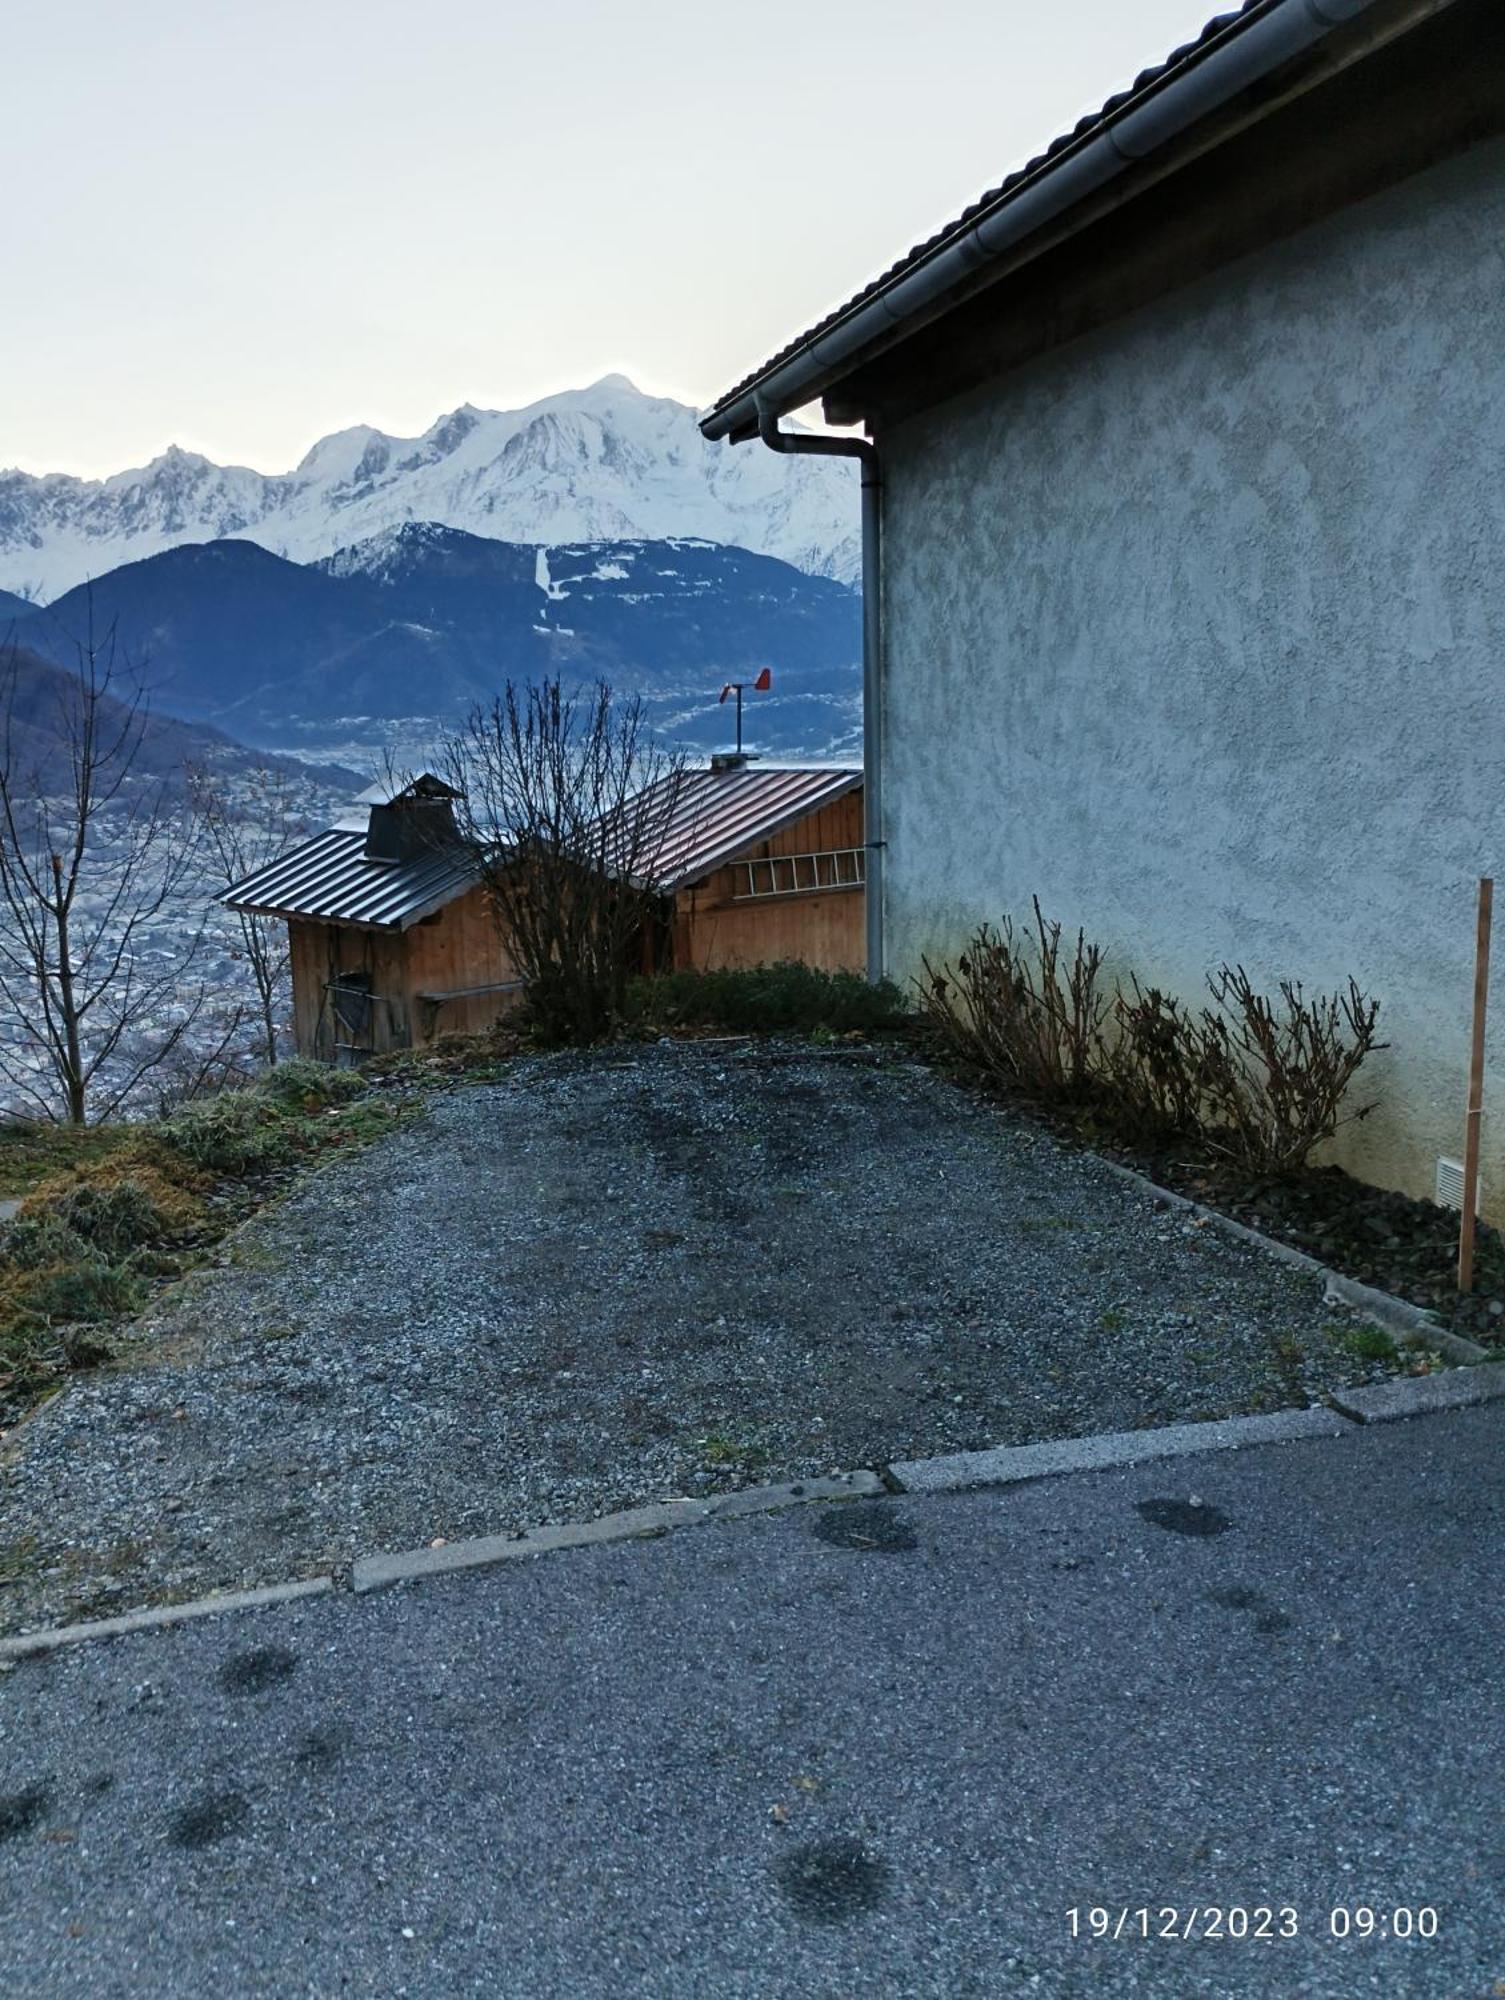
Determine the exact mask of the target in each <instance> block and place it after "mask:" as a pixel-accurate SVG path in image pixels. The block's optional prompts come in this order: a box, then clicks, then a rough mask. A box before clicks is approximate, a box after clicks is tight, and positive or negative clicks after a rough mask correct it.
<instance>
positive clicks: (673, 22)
mask: <svg viewBox="0 0 1505 2000" xmlns="http://www.w3.org/2000/svg"><path fill="white" fill-rule="evenodd" d="M1213 11H1215V9H1214V8H1213V7H1212V5H1211V4H1210V0H1050V4H1048V5H1047V4H1043V0H924V4H920V0H906V4H895V0H760V4H758V5H757V6H750V5H747V4H745V3H744V0H695V4H691V0H643V4H640V5H636V6H633V5H627V4H624V0H534V4H531V5H528V6H520V5H518V4H516V0H428V3H427V4H423V5H415V4H413V0H291V4H290V0H254V4H251V5H247V4H246V0H133V4H132V5H131V6H129V7H124V6H121V5H120V4H119V0H103V4H99V3H98V0H95V3H94V4H79V0H6V4H5V16H6V27H5V37H4V39H5V52H4V68H5V106H6V108H5V115H4V118H3V120H0V185H3V186H4V187H5V189H6V191H7V192H6V198H5V201H4V203H3V205H0V273H3V274H4V280H5V294H6V298H5V310H4V312H3V313H0V466H6V465H16V466H20V467H22V468H23V469H24V470H27V471H32V472H42V471H62V472H73V473H79V474H83V475H87V476H98V475H100V474H103V473H107V472H112V471H117V470H120V469H122V468H124V467H127V466H135V465H140V464H143V463H144V462H146V461H147V460H148V459H150V458H151V457H152V456H154V455H155V454H156V453H157V452H159V451H161V450H162V449H164V448H165V447H166V445H168V444H169V443H178V444H180V445H183V446H185V447H187V448H189V449H193V450H199V451H203V452H205V453H207V454H208V455H209V456H210V457H213V458H215V459H219V460H226V461H230V462H234V463H239V464H246V465H253V466H256V467H257V468H258V469H260V470H262V471H268V472H275V471H283V470H286V469H287V468H288V467H289V466H291V465H294V464H296V462H297V461H298V460H299V459H300V458H301V457H302V456H303V454H304V452H305V451H306V450H307V449H308V447H309V446H310V445H311V444H312V443H313V442H314V440H315V439H316V438H318V437H320V436H323V435H325V434H326V433H328V432H329V431H332V430H336V429H340V428H342V427H344V426H345V425H349V424H354V423H372V424H376V425H377V426H379V427H380V428H382V429H384V430H387V431H391V432H394V433H397V434H399V435H410V434H414V433H417V432H419V431H422V430H424V429H426V428H427V427H428V425H429V424H430V423H431V422H432V421H433V420H434V418H435V417H436V416H438V415H439V414H440V413H441V412H443V411H447V410H450V409H453V408H455V407H456V406H457V405H458V404H461V403H464V402H471V403H476V404H479V405H481V406H483V407H488V408H511V407H516V406H517V405H519V404H522V403H526V402H530V401H532V400H533V399H534V398H536V397H538V396H541V395H546V394H549V393H551V392H552V391H554V390H557V389H563V388H569V387H575V386H580V385H582V384H584V383H587V382H591V381H594V380H596V379H597V378H598V377H599V376H601V375H603V374H607V373H610V372H613V371H617V370H620V371H621V372H623V373H625V374H628V375H630V376H631V377H632V378H633V380H634V381H636V382H637V383H638V384H639V386H640V387H642V388H645V389H647V390H650V391H652V392H654V393H657V394H664V395H675V396H678V397H680V398H681V399H683V400H684V401H686V402H690V403H694V404H696V405H697V406H699V405H704V404H706V403H708V402H710V401H711V400H712V399H713V398H714V397H715V396H716V395H717V394H718V393H719V392H720V391H721V390H722V389H724V388H726V387H728V386H729V385H730V384H731V383H732V382H733V381H735V380H737V379H739V378H740V377H741V376H742V375H744V374H746V373H747V372H748V371H749V370H750V369H751V368H753V367H755V366H756V365H757V363H758V362H760V361H761V360H763V359H764V358H765V357H766V356H767V355H768V354H770V353H772V352H773V351H774V350H775V349H776V348H778V347H780V346H782V345H783V344H784V343H785V341H786V340H788V339H790V338H791V337H792V336H793V335H795V334H797V333H798V332H800V331H801V330H802V329H803V328H804V327H805V326H806V325H808V324H809V323H811V322H812V321H813V320H815V319H817V318H819V317H820V315H821V314H822V313H823V312H825V311H826V310H827V309H828V308H829V307H831V306H832V305H834V304H836V303H838V302H839V301H840V300H841V299H843V298H845V297H847V296H848V295H849V294H850V293H851V292H853V291H855V290H856V289H857V288H858V287H859V286H860V285H862V284H863V283H865V282H866V280H867V279H868V278H870V277H871V276H873V275H874V274H875V273H876V272H878V271H879V270H881V269H883V268H884V267H885V266H886V265H888V264H889V263H891V262H892V261H893V260H894V258H895V257H897V256H898V255H900V254H901V253H902V252H903V251H904V250H905V249H907V248H908V247H909V245H910V244H912V243H914V242H916V241H917V240H919V239H920V238H922V237H924V236H926V235H928V234H929V233H930V232H931V231H932V230H934V229H935V228H936V227H937V226H938V225H939V224H940V223H942V222H944V221H946V220H948V219H949V218H950V217H951V216H953V215H955V214H956V213H957V212H959V210H960V209H961V208H963V207H964V206H965V205H966V204H967V203H968V202H969V201H971V200H973V199H974V198H975V197H976V196H977V195H978V194H979V193H980V192H981V191H982V189H983V188H985V187H987V186H990V185H992V184H993V183H994V182H996V181H997V180H999V179H1000V178H1001V177H1002V176H1003V175H1004V174H1005V173H1006V172H1007V171H1008V170H1009V169H1010V168H1011V167H1013V166H1016V165H1018V164H1019V163H1020V162H1021V161H1023V160H1024V159H1027V158H1028V157H1029V156H1030V155H1031V154H1033V153H1035V152H1037V151H1038V150H1039V149H1040V147H1041V146H1042V145H1043V144H1044V143H1045V142H1046V141H1047V140H1048V139H1050V138H1052V137H1053V136H1054V135H1055V134H1056V133H1057V132H1060V131H1063V130H1065V129H1066V128H1067V127H1068V126H1069V125H1071V124H1072V123H1073V122H1074V120H1075V119H1076V118H1077V117H1078V116H1079V115H1080V114H1081V113H1082V112H1083V111H1085V110H1088V109H1091V108H1094V107H1096V106H1097V105H1098V104H1100V103H1101V102H1102V100H1103V99H1104V98H1105V97H1106V96H1108V95H1109V94H1110V92H1112V91H1113V90H1115V89H1118V88H1120V87H1121V86H1122V85H1123V84H1124V83H1126V82H1128V81H1129V80H1130V79H1131V78H1132V77H1133V75H1134V74H1135V73H1136V72H1137V71H1138V70H1140V69H1142V68H1144V67H1146V66H1147V65H1148V64H1150V63H1152V62H1156V61H1159V60H1160V58H1161V57H1163V56H1164V55H1165V54H1167V53H1168V52H1169V50H1170V49H1171V48H1172V47H1174V46H1175V45H1176V44H1177V43H1178V42H1181V41H1184V40H1186V39H1187V38H1188V37H1189V36H1190V35H1191V34H1193V33H1195V32H1196V31H1197V29H1198V28H1200V26H1201V25H1202V23H1203V21H1204V20H1206V19H1207V18H1208V15H1209V14H1210V13H1211V12H1213Z"/></svg>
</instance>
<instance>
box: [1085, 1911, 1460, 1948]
mask: <svg viewBox="0 0 1505 2000" xmlns="http://www.w3.org/2000/svg"><path fill="white" fill-rule="evenodd" d="M1066 1923H1067V1928H1068V1930H1069V1932H1070V1934H1071V1936H1072V1937H1074V1938H1084V1939H1087V1940H1088V1941H1089V1942H1097V1941H1102V1942H1111V1941H1112V1940H1114V1939H1133V1938H1138V1939H1143V1940H1146V1941H1148V1942H1154V1941H1155V1940H1156V1939H1164V1940H1165V1941H1166V1942H1186V1941H1190V1940H1191V1939H1193V1938H1206V1939H1218V1938H1226V1939H1230V1940H1232V1941H1235V1942H1238V1941H1240V1940H1243V1939H1246V1938H1247V1939H1253V1940H1255V1941H1260V1940H1265V1939H1268V1940H1271V1941H1278V1940H1279V1939H1281V1938H1294V1937H1311V1936H1313V1935H1316V1936H1320V1937H1330V1938H1357V1939H1359V1940H1361V1941H1364V1940H1373V1941H1375V1942H1379V1943H1383V1942H1386V1941H1388V1940H1389V1939H1391V1938H1397V1939H1407V1938H1434V1937H1436V1935H1437V1928H1438V1917H1437V1911H1436V1910H1435V1908H1434V1907H1433V1906H1432V1905H1431V1904H1430V1903H1420V1904H1417V1905H1415V1906H1414V1907H1413V1906H1408V1905H1405V1904H1392V1905H1390V1906H1388V1907H1385V1906H1380V1905H1371V1904H1368V1903H1339V1904H1334V1905H1333V1907H1332V1908H1331V1909H1328V1910H1324V1911H1321V1912H1319V1913H1318V1914H1317V1915H1316V1916H1315V1918H1314V1919H1308V1920H1305V1921H1304V1920H1303V1916H1302V1912H1301V1911H1300V1910H1297V1909H1295V1908H1293V1907H1292V1905H1290V1904H1289V1903H1282V1904H1275V1903H1251V1904H1247V1905H1244V1904H1239V1903H1232V1904H1223V1905H1221V1906H1220V1905H1216V1904H1195V1905H1188V1906H1187V1907H1186V1908H1184V1909H1183V1908H1179V1907H1175V1906H1172V1905H1170V1904H1164V1905H1162V1906H1161V1907H1160V1908H1158V1909H1157V1908H1155V1907H1154V1906H1152V1905H1149V1904H1140V1905H1137V1906H1136V1905H1130V1904H1120V1905H1118V1906H1117V1907H1108V1906H1105V1905H1104V1904H1101V1903H1095V1904H1092V1905H1090V1906H1089V1905H1086V1904H1076V1905H1073V1906H1072V1908H1070V1909H1069V1910H1068V1911H1067V1912H1066Z"/></svg>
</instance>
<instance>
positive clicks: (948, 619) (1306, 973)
mask: <svg viewBox="0 0 1505 2000" xmlns="http://www.w3.org/2000/svg"><path fill="white" fill-rule="evenodd" d="M1502 325H1505V146H1502V145H1501V144H1499V143H1490V144H1488V145H1485V146H1481V147H1479V148H1476V149H1475V150H1474V151H1473V152H1471V153H1468V154H1466V155H1463V156H1462V157H1460V158H1458V159H1456V160H1454V161H1452V162H1449V163H1448V164H1446V165H1445V166H1442V167H1439V168H1436V169H1433V170H1431V171H1429V172H1428V173H1427V174H1425V175H1423V176H1420V177H1418V178H1416V179H1414V180H1412V181H1409V182H1407V183H1405V184H1404V185H1403V186H1401V187H1399V188H1396V189H1392V190H1390V191H1388V192H1386V193H1384V194H1382V195H1379V196H1377V197H1375V198H1374V199H1372V200H1370V201H1368V202H1366V203H1364V204H1362V205H1361V206H1359V207H1357V208H1354V209H1350V210H1348V211H1347V212H1346V213H1344V214H1343V215H1341V216H1338V217H1334V218H1330V219H1328V220H1326V221H1324V222H1322V223H1321V224H1319V225H1317V226H1314V227H1313V228H1311V229H1309V230H1308V231H1306V232H1304V233H1303V234H1302V235H1300V236H1299V237H1296V238H1293V239H1290V240H1287V241H1286V242H1284V243H1281V244H1279V245H1277V246H1275V247H1273V248H1271V249H1268V250H1265V251H1261V252H1260V253H1258V254H1257V255H1255V256H1252V257H1249V258H1247V259H1245V260H1244V261H1242V262H1240V263H1238V264H1236V265H1233V266H1232V267H1230V268H1228V269H1226V270H1224V271H1223V272H1221V273H1220V274H1219V275H1218V276H1217V277H1215V278H1213V279H1210V280H1207V281H1204V282H1201V283H1198V284H1197V285H1196V286H1194V287H1189V288H1187V289H1186V290H1184V291H1182V292H1180V293H1178V294H1175V295H1173V296H1171V297H1168V298H1166V299H1164V300H1162V301H1161V302H1159V303H1158V304H1157V305H1155V306H1154V307H1153V308H1150V309H1148V310H1146V311H1143V312H1140V313H1138V314H1136V315H1135V316H1134V317H1133V318H1131V319H1127V320H1125V321H1122V322H1120V323H1118V324H1116V325H1114V326H1111V327H1109V328H1107V329H1104V330H1101V331H1099V332H1097V333H1095V334H1093V335H1091V336H1089V337H1087V338H1085V339H1082V340H1080V341H1078V342H1076V343H1074V344H1073V345H1071V346H1068V347H1066V348H1063V349H1060V350H1058V351H1056V352H1055V353H1054V354H1051V355H1048V356H1046V357H1044V358H1042V359H1039V360H1037V361H1035V362H1032V363H1031V364H1029V365H1028V366H1027V367H1025V368H1023V369H1020V370H1019V371H1017V372H1016V373H1014V374H1012V375H1010V376H1008V377H1006V378H1004V379H1003V380H1002V381H1001V382H1000V383H998V384H996V385H993V386H992V387H990V388H988V389H986V390H983V391H980V392H975V393H972V394H970V395H968V396H967V397H966V398H962V399H957V400H955V401H953V402H951V403H949V404H946V405H944V406H942V407H940V408H939V409H936V410H932V411H928V412H925V413H923V414H922V415H920V416H917V417H913V418H911V419H909V420H908V421H907V422H905V423H904V424H902V425H901V426H899V427H897V428H895V429H892V430H890V431H888V432H886V433H885V434H884V435H883V438H882V443H883V449H884V454H885V553H884V606H885V618H886V638H885V698H884V699H885V731H886V744H887V754H886V759H885V773H886V790H885V800H886V820H887V824H886V827H885V832H886V836H887V839H888V843H889V845H888V853H887V867H886V893H885V922H886V930H887V941H888V944H887V949H888V961H889V967H890V970H891V971H893V972H895V973H896V974H898V975H899V976H901V977H902V976H905V975H907V974H912V973H914V972H915V971H916V970H917V969H918V963H919V958H920V954H921V952H922V951H928V952H930V953H932V954H935V953H937V952H939V953H945V952H948V951H951V950H954V949H955V948H956V946H957V945H958V944H959V943H960V941H961V940H962V939H963V937H964V936H965V935H966V933H967V932H968V931H969V930H970V929H971V928H972V927H973V926H974V925H975V924H976V923H977V922H979V921H980V920H981V919H984V918H996V917H997V916H998V915H999V914H1000V913H1002V912H1005V911H1009V912H1012V913H1014V914H1016V915H1022V914H1024V913H1026V912H1027V911H1028V907H1029V899H1030V896H1031V894H1032V893H1038V894H1039V896H1040V898H1041V900H1042V902H1043V904H1044V906H1045V908H1046V911H1047V913H1049V914H1052V915H1055V916H1058V917H1059V918H1061V919H1062V920H1063V921H1064V922H1065V923H1067V924H1068V925H1069V926H1072V927H1074V926H1075V925H1076V924H1078V923H1082V924H1085V925H1086V926H1087V929H1088V931H1089V934H1091V935H1094V936H1096V937H1097V938H1099V939H1100V940H1101V941H1102V942H1103V943H1104V945H1105V946H1107V947H1108V949H1109V951H1110V953H1111V955H1112V958H1113V960H1114V962H1115V963H1116V964H1117V965H1119V966H1121V967H1125V968H1128V967H1132V968H1133V969H1134V970H1136V971H1137V972H1138V973H1139V974H1140V976H1141V977H1142V978H1147V979H1150V980H1155V981H1157V982H1160V983H1162V984H1165V985H1169V986H1171V987H1173V988H1177V989H1179V990H1181V991H1183V992H1184V993H1187V994H1196V993H1198V992H1199V991H1200V989H1201V986H1202V979H1203V974H1204V972H1205V970H1206V969H1207V968H1208V967H1209V966H1212V965H1215V964H1216V963H1218V962H1219V961H1220V960H1223V959H1238V960H1242V961H1243V963H1244V964H1245V965H1247V966H1248V967H1249V969H1250V970H1251V972H1253V973H1254V974H1255V975H1256V976H1257V977H1258V978H1260V979H1261V980H1262V981H1265V982H1267V983H1269V984H1271V985H1273V983H1274V982H1275V981H1276V980H1277V979H1278V978H1279V977H1281V976H1282V975H1290V976H1296V977H1299V978H1301V979H1303V980H1304V981H1306V982H1307V984H1308V985H1309V986H1316V987H1331V986H1335V985H1338V984H1340V983H1341V982H1342V981H1343V980H1344V978H1345V977H1346V975H1347V974H1349V973H1350V972H1352V973H1354V974H1356V975H1357V976H1358V978H1359V979H1360V981H1361V982H1362V984H1363V985H1364V986H1365V987H1367V988H1369V989H1370V990H1372V991H1373V992H1374V993H1376V994H1377V995H1379V996H1380V998H1381V1000H1382V1002H1383V1016H1382V1021H1383V1027H1384V1029H1385V1032H1386V1034H1387V1036H1388V1039H1389V1040H1390V1042H1391V1043H1392V1045H1393V1046H1392V1048H1391V1050H1390V1051H1389V1053H1388V1054H1386V1055H1384V1056H1382V1057H1380V1058H1378V1059H1377V1060H1376V1061H1375V1064H1374V1068H1373V1073H1372V1076H1371V1078H1370V1079H1369V1080H1370V1082H1371V1084H1372V1086H1373V1087H1374V1088H1375V1089H1376V1090H1377V1091H1378V1093H1379V1095H1380V1097H1381V1100H1382V1104H1381V1109H1380V1110H1379V1111H1378V1112H1377V1113H1376V1115H1375V1116H1374V1118H1373V1119H1372V1120H1371V1121H1370V1122H1369V1123H1367V1124H1366V1125H1365V1126H1363V1127H1362V1128H1358V1129H1357V1131H1356V1132H1354V1133H1353V1134H1351V1135H1350V1136H1349V1138H1348V1139H1347V1140H1345V1141H1344V1142H1342V1145H1341V1149H1340V1155H1339V1156H1340V1157H1342V1158H1343V1159H1345V1161H1346V1162H1347V1163H1349V1164H1351V1165H1353V1166H1354V1167H1355V1168H1356V1169H1357V1170H1359V1171H1361V1172H1364V1173H1366V1174H1367V1175H1368V1176H1370V1177H1371V1178H1374V1179H1377V1180H1380V1181H1382V1182H1385V1183H1387V1184H1390V1185H1396V1186H1401V1187H1405V1188H1407V1189H1410V1190H1412V1191H1414V1192H1420V1193H1430V1192H1431V1190H1432V1187H1433V1177H1434V1164H1435V1159H1436V1156H1437V1155H1438V1154H1439V1153H1446V1154H1449V1155H1456V1154H1457V1153H1458V1152H1459V1150H1460V1147H1461V1133H1462V1115H1461V1114H1462V1103H1463V1092H1464V1082H1465V1062H1466V1042H1467V1032H1468V1010H1469V998H1470V989H1471V977H1472V952H1473V934H1474V894H1475V879H1476V877H1477V876H1478V875H1479V874H1480V873H1481V872H1493V871H1494V870H1495V869H1496V867H1497V866H1498V865H1499V864H1500V863H1501V862H1502V860H1505V338H1502V334H1501V327H1502ZM1499 962H1500V963H1501V964H1502V965H1505V938H1502V939H1501V950H1500V953H1499ZM1497 986H1498V982H1497ZM1497 998H1505V995H1500V994H1498V993H1497ZM1495 1027H1496V1034H1495V1037H1494V1046H1495V1051H1496V1055H1495V1060H1494V1061H1492V1063H1491V1065H1490V1072H1489V1078H1488V1096H1487V1104H1488V1106H1489V1110H1488V1112H1487V1115H1486V1129H1485V1140H1486V1162H1485V1175H1486V1208H1487V1212H1489V1213H1491V1214H1493V1215H1495V1216H1497V1217H1500V1218H1502V1219H1505V1097H1502V1091H1505V1010H1502V1011H1500V1012H1498V1013H1497V1017H1496V1022H1495Z"/></svg>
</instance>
